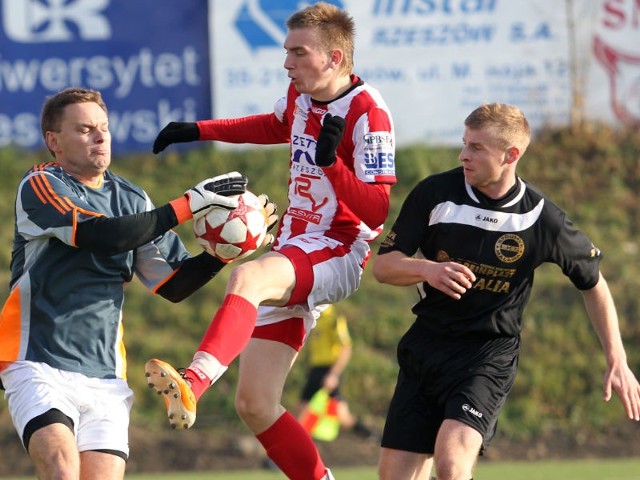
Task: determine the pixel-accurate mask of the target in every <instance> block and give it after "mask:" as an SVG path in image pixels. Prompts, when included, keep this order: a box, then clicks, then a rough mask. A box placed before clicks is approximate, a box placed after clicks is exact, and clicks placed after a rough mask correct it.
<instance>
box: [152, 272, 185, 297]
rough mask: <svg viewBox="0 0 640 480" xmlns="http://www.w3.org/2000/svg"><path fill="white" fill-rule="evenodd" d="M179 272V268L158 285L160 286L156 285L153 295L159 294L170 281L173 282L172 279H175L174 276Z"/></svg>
mask: <svg viewBox="0 0 640 480" xmlns="http://www.w3.org/2000/svg"><path fill="white" fill-rule="evenodd" d="M178 270H180V269H179V268H177V269H175V270H173V271H172V272H171V273H170V274H169V275H167V277H166V278H165V279H164V280H162V281H161V282H160V283H158V285H156V286H155V287H154V288H153V289H152V290H151V292H152V293H158V290H159V289H160V288H161V287H162V286H163V285H164V284H165V283H167V282H168V281H169V280H171V278H173V276H174V275H175V274H176V273H178Z"/></svg>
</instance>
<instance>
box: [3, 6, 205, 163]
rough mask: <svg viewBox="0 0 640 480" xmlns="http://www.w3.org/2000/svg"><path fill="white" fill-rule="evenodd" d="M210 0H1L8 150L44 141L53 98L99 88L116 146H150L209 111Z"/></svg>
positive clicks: (137, 148)
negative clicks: (46, 104) (177, 124)
mask: <svg viewBox="0 0 640 480" xmlns="http://www.w3.org/2000/svg"><path fill="white" fill-rule="evenodd" d="M208 35H209V33H208V4H207V2H206V1H204V0H181V1H180V2H176V1H175V0H136V1H124V0H0V147H2V146H6V145H8V144H14V145H17V146H19V147H25V148H30V149H31V148H40V147H43V146H44V143H43V141H42V138H41V137H42V136H41V134H40V126H39V115H40V110H41V107H42V103H43V101H44V99H45V97H47V96H49V95H51V94H52V93H55V92H57V91H59V90H62V89H64V88H66V87H68V86H82V87H86V88H92V89H96V90H100V91H101V92H102V94H103V96H104V98H105V101H106V103H107V106H108V108H109V121H110V126H111V133H112V137H113V151H114V153H116V154H118V155H119V154H124V153H129V152H136V151H150V150H151V144H152V143H153V140H154V138H155V136H156V134H157V132H158V131H159V129H160V128H162V127H163V126H164V125H166V124H167V123H168V122H169V121H172V120H178V121H195V120H197V119H200V118H209V117H210V116H211V82H210V59H209V56H210V54H209V38H208Z"/></svg>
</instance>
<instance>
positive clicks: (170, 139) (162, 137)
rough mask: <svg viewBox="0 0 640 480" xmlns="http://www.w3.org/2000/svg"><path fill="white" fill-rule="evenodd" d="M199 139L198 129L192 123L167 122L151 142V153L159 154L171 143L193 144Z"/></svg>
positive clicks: (196, 125) (195, 124)
mask: <svg viewBox="0 0 640 480" xmlns="http://www.w3.org/2000/svg"><path fill="white" fill-rule="evenodd" d="M199 138H200V128H198V124H197V123H192V122H169V123H168V124H167V126H166V127H164V128H163V129H162V130H160V133H158V136H157V137H156V139H155V141H154V142H153V153H160V152H161V151H163V150H164V149H165V148H167V147H168V146H169V145H171V144H172V143H185V142H194V141H196V140H198V139H199Z"/></svg>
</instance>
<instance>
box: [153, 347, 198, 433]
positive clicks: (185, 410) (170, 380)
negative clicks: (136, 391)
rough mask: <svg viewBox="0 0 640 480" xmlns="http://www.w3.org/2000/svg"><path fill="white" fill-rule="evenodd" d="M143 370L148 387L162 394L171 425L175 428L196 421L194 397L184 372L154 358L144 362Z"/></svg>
mask: <svg viewBox="0 0 640 480" xmlns="http://www.w3.org/2000/svg"><path fill="white" fill-rule="evenodd" d="M144 371H145V375H146V377H147V384H148V385H149V388H153V389H154V390H155V391H156V392H158V395H163V396H164V400H165V403H166V404H167V416H168V417H169V423H170V424H171V426H172V427H173V428H176V429H186V428H189V427H191V425H193V422H195V421H196V398H195V396H194V394H193V392H192V390H191V386H190V384H189V383H190V382H189V381H188V379H187V378H186V377H185V376H183V375H184V373H183V372H179V371H178V370H176V369H175V368H173V367H172V366H171V365H169V364H168V363H166V362H163V361H162V360H158V359H156V358H153V359H151V360H149V361H148V362H147V363H146V364H145V366H144Z"/></svg>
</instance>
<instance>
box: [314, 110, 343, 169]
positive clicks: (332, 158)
mask: <svg viewBox="0 0 640 480" xmlns="http://www.w3.org/2000/svg"><path fill="white" fill-rule="evenodd" d="M344 126H345V123H344V118H342V117H337V116H336V117H334V116H332V115H331V114H330V113H327V114H326V115H325V116H324V122H323V123H322V128H320V135H318V141H317V142H316V157H315V162H316V165H318V166H319V167H331V166H332V165H333V164H334V163H336V150H337V149H338V144H339V143H340V140H341V139H342V134H343V133H344Z"/></svg>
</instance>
